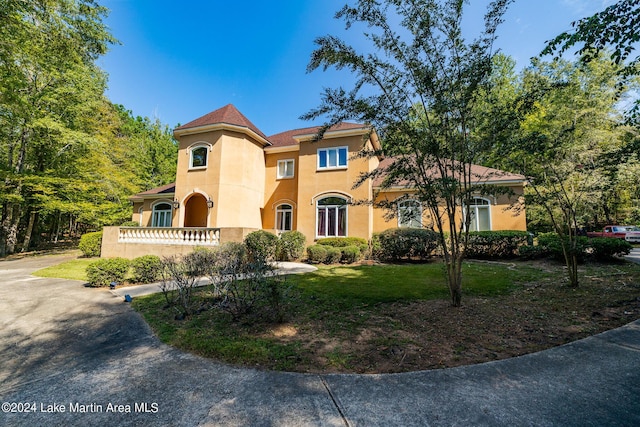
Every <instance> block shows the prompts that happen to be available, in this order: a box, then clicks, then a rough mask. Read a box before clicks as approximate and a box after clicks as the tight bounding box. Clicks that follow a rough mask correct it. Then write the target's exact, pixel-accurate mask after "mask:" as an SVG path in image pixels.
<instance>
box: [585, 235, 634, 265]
mask: <svg viewBox="0 0 640 427" xmlns="http://www.w3.org/2000/svg"><path fill="white" fill-rule="evenodd" d="M589 246H590V248H591V251H590V252H591V253H590V255H591V256H592V257H593V258H594V259H595V260H596V261H610V260H612V259H614V258H615V257H620V256H624V255H629V252H631V249H633V246H632V245H631V243H629V242H627V241H625V240H623V239H613V238H611V237H595V238H593V239H589Z"/></svg>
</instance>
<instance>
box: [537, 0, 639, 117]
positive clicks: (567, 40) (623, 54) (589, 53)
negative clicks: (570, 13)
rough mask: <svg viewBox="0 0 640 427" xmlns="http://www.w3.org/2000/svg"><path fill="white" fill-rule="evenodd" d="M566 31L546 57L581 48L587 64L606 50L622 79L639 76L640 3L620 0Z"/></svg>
mask: <svg viewBox="0 0 640 427" xmlns="http://www.w3.org/2000/svg"><path fill="white" fill-rule="evenodd" d="M571 26H572V27H573V29H572V30H570V31H565V32H563V33H561V34H559V35H558V36H556V37H555V38H554V39H552V40H550V41H548V42H547V45H546V47H545V49H544V50H543V51H542V55H548V54H556V55H560V54H562V53H563V52H565V51H567V50H568V49H570V48H572V47H574V46H579V47H580V48H579V49H578V51H577V54H578V55H579V56H580V58H581V60H582V61H583V62H589V61H591V60H592V59H594V58H597V57H598V56H599V55H600V54H601V53H602V52H603V51H610V52H611V56H612V58H613V60H614V62H615V63H616V64H618V65H620V66H621V67H620V69H619V73H620V75H622V76H625V77H629V76H637V75H638V73H639V70H640V57H639V56H637V55H636V56H635V57H634V51H635V50H636V48H637V47H638V44H639V43H640V1H638V0H619V1H617V2H616V3H614V4H612V5H611V6H608V7H606V8H605V9H604V10H602V11H600V12H598V13H596V14H594V15H592V16H588V17H586V18H582V19H580V20H578V21H574V22H572V23H571ZM639 109H640V100H636V103H635V107H634V108H633V109H632V110H631V119H632V120H633V121H635V122H636V123H637V120H638V114H639V113H640V110H639Z"/></svg>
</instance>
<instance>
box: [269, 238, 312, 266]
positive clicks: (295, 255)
mask: <svg viewBox="0 0 640 427" xmlns="http://www.w3.org/2000/svg"><path fill="white" fill-rule="evenodd" d="M306 243H307V238H306V237H304V234H302V233H301V232H299V231H285V232H284V233H282V234H281V235H280V238H279V239H278V243H277V245H276V259H277V260H278V261H295V260H298V259H300V258H302V255H304V246H305V244H306Z"/></svg>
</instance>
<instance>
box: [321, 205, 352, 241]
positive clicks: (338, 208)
mask: <svg viewBox="0 0 640 427" xmlns="http://www.w3.org/2000/svg"><path fill="white" fill-rule="evenodd" d="M316 212H317V215H316V235H317V237H346V236H347V201H346V200H345V199H343V198H342V197H325V198H324V199H320V200H318V204H317V207H316Z"/></svg>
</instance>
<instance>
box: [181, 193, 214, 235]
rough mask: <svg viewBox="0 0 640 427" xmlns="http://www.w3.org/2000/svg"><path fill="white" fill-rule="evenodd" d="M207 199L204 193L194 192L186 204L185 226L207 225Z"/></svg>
mask: <svg viewBox="0 0 640 427" xmlns="http://www.w3.org/2000/svg"><path fill="white" fill-rule="evenodd" d="M208 213H209V210H208V208H207V199H205V198H204V196H203V195H202V194H194V195H193V196H191V197H189V199H188V200H187V201H186V203H185V204H184V226H185V227H206V226H207V215H208Z"/></svg>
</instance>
